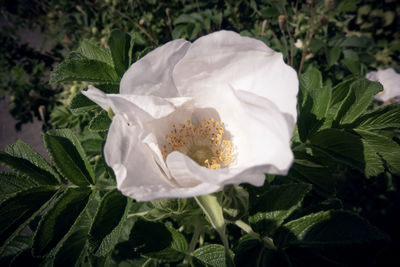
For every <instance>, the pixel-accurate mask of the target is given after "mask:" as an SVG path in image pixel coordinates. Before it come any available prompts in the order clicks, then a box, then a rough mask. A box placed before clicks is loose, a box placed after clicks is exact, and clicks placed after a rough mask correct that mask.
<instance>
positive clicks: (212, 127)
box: [161, 118, 233, 170]
mask: <svg viewBox="0 0 400 267" xmlns="http://www.w3.org/2000/svg"><path fill="white" fill-rule="evenodd" d="M224 127H225V124H224V123H223V122H222V121H216V120H215V119H214V118H209V119H203V120H202V121H201V123H200V124H199V125H198V126H196V125H193V124H192V122H191V120H187V121H186V125H185V124H182V123H178V125H176V124H172V129H171V130H170V134H166V135H165V139H166V141H165V145H164V146H163V148H162V149H161V153H162V154H163V157H164V159H166V158H167V156H168V154H169V153H171V152H172V151H179V152H181V153H184V154H186V155H187V156H189V157H190V158H191V159H193V160H194V161H195V162H197V163H198V164H199V165H201V166H204V167H206V168H209V169H212V170H215V169H219V168H225V167H227V166H228V165H229V164H231V163H232V161H233V157H232V151H233V148H232V144H231V142H230V141H229V140H226V139H224V133H225V128H224Z"/></svg>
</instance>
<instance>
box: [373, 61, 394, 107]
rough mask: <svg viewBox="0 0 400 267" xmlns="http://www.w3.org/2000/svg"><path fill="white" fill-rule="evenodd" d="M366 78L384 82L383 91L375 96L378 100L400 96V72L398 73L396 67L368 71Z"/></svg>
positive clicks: (384, 100)
mask: <svg viewBox="0 0 400 267" xmlns="http://www.w3.org/2000/svg"><path fill="white" fill-rule="evenodd" d="M366 78H367V79H369V80H371V81H377V82H380V83H381V84H382V86H383V91H382V92H380V93H378V94H377V95H376V96H375V98H376V99H377V100H380V101H383V102H386V101H388V100H389V99H391V98H394V97H398V96H400V74H398V73H396V72H395V70H394V69H392V68H390V69H385V70H378V71H372V72H369V73H367V75H366Z"/></svg>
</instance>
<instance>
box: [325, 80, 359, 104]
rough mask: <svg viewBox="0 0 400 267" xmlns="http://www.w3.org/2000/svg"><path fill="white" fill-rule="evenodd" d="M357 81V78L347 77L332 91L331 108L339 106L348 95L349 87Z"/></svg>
mask: <svg viewBox="0 0 400 267" xmlns="http://www.w3.org/2000/svg"><path fill="white" fill-rule="evenodd" d="M357 80H358V76H355V75H351V76H348V77H346V78H345V79H344V80H343V81H342V82H341V83H339V84H337V85H336V86H335V87H334V88H333V89H332V98H331V107H333V106H335V105H338V104H340V103H341V102H342V101H343V100H344V99H345V97H346V96H347V95H348V93H349V90H350V85H351V84H352V83H353V82H355V81H357Z"/></svg>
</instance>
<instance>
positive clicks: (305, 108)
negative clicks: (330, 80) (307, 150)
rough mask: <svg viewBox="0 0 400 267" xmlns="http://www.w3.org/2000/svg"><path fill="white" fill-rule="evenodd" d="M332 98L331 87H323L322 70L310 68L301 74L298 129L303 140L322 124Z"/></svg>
mask: <svg viewBox="0 0 400 267" xmlns="http://www.w3.org/2000/svg"><path fill="white" fill-rule="evenodd" d="M330 100H331V89H330V88H328V87H323V84H322V75H321V72H319V71H318V70H317V69H315V68H308V69H307V71H306V72H305V73H304V74H302V75H301V76H300V96H299V107H300V108H299V122H298V129H299V135H300V139H301V140H302V141H303V142H305V140H306V139H307V137H308V136H310V135H312V134H313V133H315V132H316V131H317V130H318V129H319V128H320V127H321V126H322V124H323V122H324V119H325V117H326V113H327V110H328V107H329V105H330Z"/></svg>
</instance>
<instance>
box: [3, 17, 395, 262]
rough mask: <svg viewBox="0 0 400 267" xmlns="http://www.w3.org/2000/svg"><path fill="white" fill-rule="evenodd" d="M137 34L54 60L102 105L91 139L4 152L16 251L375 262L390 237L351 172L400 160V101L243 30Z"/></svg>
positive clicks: (10, 253) (11, 248)
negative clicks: (355, 204)
mask: <svg viewBox="0 0 400 267" xmlns="http://www.w3.org/2000/svg"><path fill="white" fill-rule="evenodd" d="M281 23H284V21H283V22H281ZM134 47H135V46H134V42H133V41H132V38H131V35H129V34H126V33H123V32H121V31H119V30H115V31H113V32H112V33H111V34H110V37H109V40H108V42H107V49H104V48H100V47H98V46H97V45H95V44H93V43H92V42H90V41H87V40H86V41H83V42H82V43H81V45H80V47H79V49H78V50H77V51H74V52H72V53H71V54H70V56H69V57H68V58H67V59H66V60H65V61H64V62H63V63H61V64H60V65H59V66H57V68H56V69H55V70H54V71H53V73H52V77H51V81H52V82H64V81H85V82H88V83H89V84H91V85H89V88H88V90H83V91H81V92H79V93H78V94H76V95H75V96H74V98H73V100H72V101H71V105H70V108H71V109H72V110H73V112H75V113H77V114H85V115H88V114H89V115H90V114H93V118H92V120H91V121H90V123H89V125H88V127H87V128H86V130H87V131H89V132H90V133H89V136H90V138H87V135H83V137H82V133H78V134H76V133H74V132H73V131H72V130H71V129H58V130H52V131H48V132H46V133H44V135H43V136H44V143H45V146H46V148H47V151H48V154H49V157H50V159H51V163H48V162H47V161H46V160H45V159H43V157H41V156H40V155H39V154H37V153H36V152H35V151H34V150H33V149H31V148H30V147H29V146H28V145H27V144H26V143H24V142H23V141H18V142H16V143H13V144H10V145H8V146H7V147H6V149H5V152H0V162H1V163H2V164H4V165H6V166H8V167H9V168H10V169H12V170H13V171H14V172H13V173H2V174H1V175H2V176H1V180H0V182H1V185H2V187H1V188H0V190H3V191H2V192H3V195H1V196H0V197H1V198H2V201H1V202H0V218H1V219H0V236H1V240H2V241H1V242H2V243H1V244H0V245H1V247H0V259H1V260H2V261H5V262H8V263H10V264H17V263H20V262H21V261H28V260H29V261H28V262H41V264H48V265H50V266H52V265H56V266H58V265H68V266H75V265H80V266H88V265H90V266H92V265H95V266H110V265H119V264H121V265H122V264H128V265H131V266H136V265H141V266H148V265H149V264H153V265H155V266H159V265H172V266H176V265H182V266H188V265H192V266H234V265H236V266H265V265H267V264H272V265H274V266H291V264H292V263H293V264H295V265H300V266H307V265H309V263H310V262H309V261H308V258H307V257H306V258H307V260H305V257H304V256H303V255H307V256H308V255H310V257H311V260H312V261H313V263H312V264H314V265H315V264H317V265H321V266H325V265H329V264H332V262H335V263H338V264H339V263H341V262H342V260H343V257H346V256H351V258H352V259H353V258H357V260H358V262H357V263H360V262H363V263H364V262H365V264H368V263H369V262H368V261H369V260H370V257H373V256H374V254H373V253H370V254H368V257H365V250H368V251H377V249H376V246H377V244H382V243H384V242H386V241H387V240H388V237H387V235H386V234H385V233H383V232H382V231H380V230H379V229H378V228H376V227H374V226H372V225H371V224H369V223H368V222H367V221H366V220H365V219H363V218H361V217H360V216H359V215H358V214H356V213H354V212H352V211H348V210H347V211H346V210H344V209H343V206H342V204H341V201H340V200H338V198H337V197H338V196H337V195H336V183H337V182H338V181H340V180H341V179H344V177H347V176H346V175H348V176H354V174H357V175H360V176H362V177H376V176H380V175H387V176H390V175H392V174H393V175H397V174H399V173H400V166H399V161H398V159H399V158H400V146H399V144H398V139H396V132H395V131H394V130H393V129H397V128H399V127H400V121H399V117H400V116H398V115H399V114H400V106H398V105H386V106H382V107H379V108H377V109H371V106H372V105H371V103H372V101H373V96H374V95H376V94H377V93H378V92H380V91H382V85H381V84H379V83H377V82H371V81H369V80H367V79H363V78H357V77H354V76H350V77H348V78H346V79H343V81H342V82H340V83H339V84H337V85H335V86H332V84H331V81H330V80H328V81H327V80H324V78H323V77H322V74H321V72H320V71H319V70H317V69H316V68H313V67H312V66H308V67H307V68H306V69H307V70H306V71H305V72H304V73H301V74H300V75H299V77H297V75H296V73H295V71H294V70H293V69H292V68H291V67H289V66H287V65H286V64H284V62H283V60H282V55H281V54H280V53H277V52H275V51H273V50H271V49H270V48H268V46H266V45H265V44H264V43H263V42H262V41H259V40H256V39H253V38H249V37H244V36H241V35H239V34H237V33H233V32H229V31H220V32H215V33H212V34H209V35H206V36H204V37H201V38H199V39H197V40H196V41H194V42H193V43H189V42H187V41H184V40H182V39H179V40H174V41H171V42H168V43H166V44H165V45H163V46H161V47H159V48H156V49H155V50H153V51H151V52H149V53H148V54H147V55H145V56H143V57H142V58H140V59H138V58H137V57H136V55H138V54H137V53H133V52H132V51H133V50H134ZM138 57H139V56H138ZM89 99H91V100H92V101H94V102H92V101H91V100H89ZM99 106H100V107H101V108H100V107H99ZM110 167H111V168H110ZM26 228H29V229H31V230H32V232H33V234H25V233H24V232H23V231H22V230H23V229H26ZM215 233H217V234H218V235H216V234H215ZM218 236H219V237H218ZM188 240H190V241H189V242H188ZM374 241H379V242H374ZM21 242H22V243H23V244H24V246H22V247H21V246H20V244H21ZM221 243H222V244H221ZM350 245H351V248H354V249H348V246H350ZM16 251H17V252H16ZM360 251H361V253H360V254H358V253H359V252H360ZM304 253H306V254H304ZM370 255H371V256H370ZM304 261H305V262H304Z"/></svg>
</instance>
